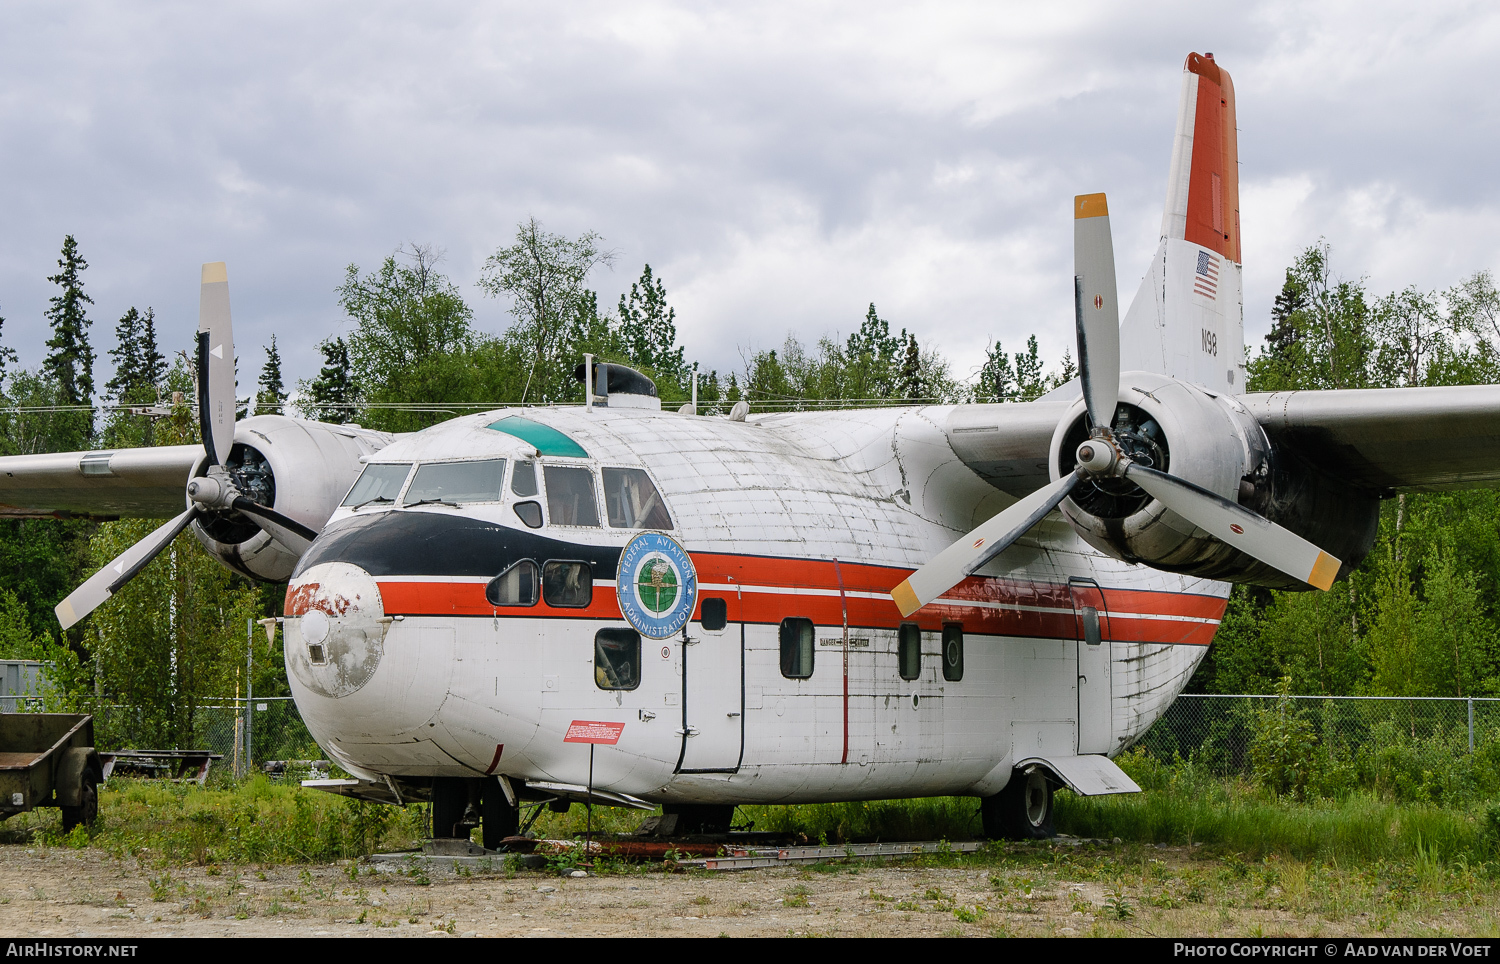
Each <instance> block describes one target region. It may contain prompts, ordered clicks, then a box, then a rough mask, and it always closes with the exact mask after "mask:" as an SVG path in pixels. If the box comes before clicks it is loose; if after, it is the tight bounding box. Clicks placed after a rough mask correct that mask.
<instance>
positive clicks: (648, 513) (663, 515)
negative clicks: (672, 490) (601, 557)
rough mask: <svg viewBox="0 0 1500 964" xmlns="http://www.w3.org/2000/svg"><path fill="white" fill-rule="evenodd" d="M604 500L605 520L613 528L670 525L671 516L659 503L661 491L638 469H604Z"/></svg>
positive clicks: (664, 527) (659, 527)
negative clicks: (607, 512) (607, 511)
mask: <svg viewBox="0 0 1500 964" xmlns="http://www.w3.org/2000/svg"><path fill="white" fill-rule="evenodd" d="M604 503H605V505H606V506H607V507H608V510H609V524H610V525H612V526H615V527H616V528H623V529H670V528H672V517H671V516H669V515H667V507H666V506H664V505H662V503H661V494H660V493H658V492H657V491H656V486H654V485H652V484H651V477H650V476H648V475H647V474H646V473H645V472H643V471H641V470H640V469H605V470H604Z"/></svg>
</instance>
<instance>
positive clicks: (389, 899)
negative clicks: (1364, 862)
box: [0, 845, 1500, 938]
mask: <svg viewBox="0 0 1500 964" xmlns="http://www.w3.org/2000/svg"><path fill="white" fill-rule="evenodd" d="M1126 849H1129V848H1126ZM1048 850H1050V848H1047V850H1043V849H1041V848H1035V849H1032V850H1030V851H1027V852H1023V853H1020V854H1010V855H998V856H997V855H989V857H988V858H976V859H975V860H973V861H971V862H963V861H959V862H956V863H955V864H954V865H950V866H923V865H913V864H911V863H890V864H883V865H876V864H858V865H847V866H842V867H820V868H789V869H783V868H775V869H769V870H754V871H743V872H737V873H717V874H710V873H702V872H697V873H687V874H682V873H675V874H674V873H662V872H660V871H644V870H635V871H631V872H627V873H620V874H606V875H602V876H588V877H582V878H573V877H559V876H557V875H555V874H551V873H544V872H525V871H523V872H512V873H497V874H494V875H490V876H480V875H473V876H465V875H455V874H452V873H447V874H443V873H428V872H426V871H423V870H422V869H421V868H420V867H418V866H417V865H413V867H412V868H411V869H408V870H407V871H405V872H402V873H378V874H377V873H373V872H371V868H370V867H369V866H368V865H367V864H363V863H357V864H348V863H345V864H331V865H330V864H323V865H308V866H286V865H278V866H269V867H261V866H227V865H225V866H218V867H207V868H205V867H198V866H175V867H168V868H163V867H153V866H152V865H151V863H150V861H149V859H137V858H125V859H115V858H113V857H110V856H108V855H106V854H104V853H102V852H100V851H97V850H93V849H83V850H70V849H65V848H56V847H54V848H45V847H38V846H24V845H23V846H6V847H0V905H3V907H0V933H4V934H5V935H7V936H20V937H144V936H159V937H165V936H199V935H213V936H225V935H253V936H267V937H270V936H282V935H296V936H327V937H350V936H368V937H380V936H401V937H410V936H419V935H431V936H433V937H434V938H447V937H450V936H453V937H461V936H485V937H558V936H569V937H572V936H601V937H603V936H651V937H662V936H684V937H688V936H691V937H705V936H706V937H713V936H719V935H727V936H731V937H740V936H746V937H748V936H787V935H805V936H824V935H826V936H845V935H847V936H861V937H872V936H874V937H884V936H901V937H909V936H989V935H996V934H1016V935H1035V936H1072V935H1122V936H1123V935H1130V934H1140V935H1157V936H1178V935H1185V934H1187V935H1202V934H1217V935H1231V934H1249V933H1252V932H1259V933H1261V934H1264V935H1268V936H1269V935H1275V934H1286V935H1325V936H1335V935H1356V934H1370V933H1386V934H1391V935H1395V934H1422V935H1431V934H1433V933H1435V932H1442V933H1447V934H1454V935H1462V934H1480V933H1494V932H1495V930H1496V921H1497V914H1496V911H1497V906H1500V904H1497V895H1496V893H1495V890H1494V888H1493V886H1490V887H1486V888H1484V890H1483V892H1482V893H1476V892H1475V891H1473V890H1472V889H1470V890H1468V891H1467V892H1466V893H1462V894H1457V893H1452V892H1450V891H1449V889H1448V888H1444V887H1437V888H1435V889H1431V890H1430V892H1424V891H1422V889H1421V888H1420V887H1418V888H1417V889H1416V890H1414V891H1412V892H1410V893H1405V892H1403V896H1401V898H1400V900H1399V901H1397V902H1395V903H1393V902H1392V900H1390V899H1389V896H1388V895H1389V893H1390V891H1389V888H1388V887H1386V888H1384V889H1382V885H1381V884H1380V883H1379V882H1377V881H1373V880H1370V879H1367V878H1369V875H1367V874H1365V875H1361V874H1359V873H1358V872H1353V873H1346V874H1344V875H1343V876H1338V875H1337V872H1334V876H1328V874H1327V873H1325V872H1324V871H1323V870H1322V869H1321V868H1309V867H1308V866H1307V865H1290V864H1284V865H1279V866H1275V867H1271V869H1270V870H1267V869H1266V867H1265V866H1262V867H1260V868H1259V869H1257V868H1250V869H1248V870H1247V869H1246V868H1244V866H1243V865H1238V866H1236V865H1234V864H1233V863H1232V862H1231V863H1229V864H1226V863H1225V862H1224V861H1223V860H1220V859H1217V858H1214V859H1209V858H1205V857H1203V856H1202V855H1200V854H1196V853H1194V852H1193V851H1189V850H1188V849H1186V848H1177V849H1170V850H1168V849H1154V848H1148V849H1146V850H1144V851H1142V850H1141V849H1140V848H1136V849H1134V850H1133V851H1131V852H1128V853H1127V852H1123V851H1121V852H1109V851H1105V852H1096V853H1092V854H1076V853H1075V854H1072V855H1067V856H1063V857H1059V856H1057V855H1056V854H1054V853H1049V852H1048ZM1320 875H1321V876H1320ZM1273 879H1274V881H1275V882H1274V883H1270V881H1272V880H1273ZM1455 883H1456V882H1455ZM1330 900H1331V901H1332V902H1333V903H1332V904H1330V903H1329V901H1330Z"/></svg>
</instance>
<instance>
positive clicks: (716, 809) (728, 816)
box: [661, 803, 734, 834]
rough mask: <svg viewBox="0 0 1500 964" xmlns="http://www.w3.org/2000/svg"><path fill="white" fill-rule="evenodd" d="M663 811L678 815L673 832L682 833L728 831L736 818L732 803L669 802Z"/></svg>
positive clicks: (717, 832)
mask: <svg viewBox="0 0 1500 964" xmlns="http://www.w3.org/2000/svg"><path fill="white" fill-rule="evenodd" d="M661 812H662V813H663V814H669V813H671V814H676V815H677V828H676V830H674V831H673V832H674V833H680V834H719V833H728V832H729V825H730V823H732V822H733V820H734V804H732V803H722V804H721V803H675V804H674V803H669V804H666V805H665V806H663V807H662V808H661Z"/></svg>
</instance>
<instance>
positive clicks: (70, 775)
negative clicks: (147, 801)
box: [0, 713, 104, 830]
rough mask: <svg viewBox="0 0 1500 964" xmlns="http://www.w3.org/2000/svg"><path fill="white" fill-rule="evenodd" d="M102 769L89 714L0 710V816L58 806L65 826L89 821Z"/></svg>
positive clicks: (94, 813) (96, 806) (95, 813)
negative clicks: (95, 747)
mask: <svg viewBox="0 0 1500 964" xmlns="http://www.w3.org/2000/svg"><path fill="white" fill-rule="evenodd" d="M103 774H104V770H103V767H102V766H101V765H100V762H99V754H98V753H97V752H96V751H95V749H94V718H93V717H92V716H89V715H87V714H83V713H0V820H4V819H5V818H7V817H10V816H13V815H15V814H18V813H24V812H26V811H27V810H31V809H34V808H36V807H57V808H59V809H61V810H62V816H63V827H64V829H67V830H71V829H73V828H74V827H76V826H78V825H79V824H80V823H83V824H88V823H93V822H94V818H95V817H96V816H98V815H99V783H100V782H101V781H102V780H103V779H104V776H103Z"/></svg>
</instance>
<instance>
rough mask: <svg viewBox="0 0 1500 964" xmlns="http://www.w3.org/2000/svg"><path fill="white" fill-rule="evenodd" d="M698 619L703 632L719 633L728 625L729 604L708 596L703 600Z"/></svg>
mask: <svg viewBox="0 0 1500 964" xmlns="http://www.w3.org/2000/svg"><path fill="white" fill-rule="evenodd" d="M698 618H699V620H700V621H701V622H702V623H703V630H704V632H709V633H717V632H720V631H721V630H723V628H724V627H725V626H726V625H728V623H729V604H728V603H726V602H725V601H724V600H723V599H720V598H719V597H718V596H708V597H706V598H705V599H704V600H703V609H702V611H701V612H700V613H699V614H698Z"/></svg>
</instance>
